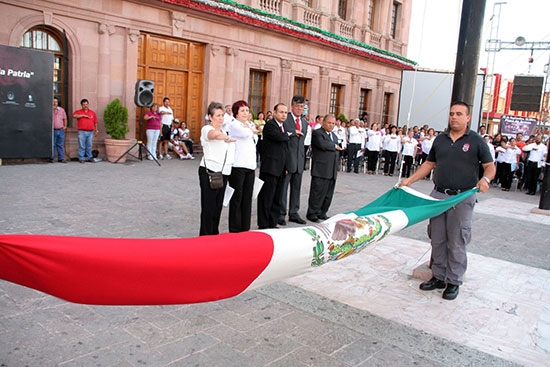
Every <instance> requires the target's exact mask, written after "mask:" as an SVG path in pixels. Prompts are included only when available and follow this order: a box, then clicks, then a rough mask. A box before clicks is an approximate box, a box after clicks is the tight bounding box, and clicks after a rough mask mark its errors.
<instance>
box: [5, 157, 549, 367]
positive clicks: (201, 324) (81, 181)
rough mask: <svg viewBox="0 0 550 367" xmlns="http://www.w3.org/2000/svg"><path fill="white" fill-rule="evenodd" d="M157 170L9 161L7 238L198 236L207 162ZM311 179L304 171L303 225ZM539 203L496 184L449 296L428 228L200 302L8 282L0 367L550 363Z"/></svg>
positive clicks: (373, 190)
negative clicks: (152, 300) (47, 289)
mask: <svg viewBox="0 0 550 367" xmlns="http://www.w3.org/2000/svg"><path fill="white" fill-rule="evenodd" d="M161 164H162V166H161V167H157V166H156V164H155V163H154V162H150V161H143V162H139V161H131V162H128V163H126V164H116V165H115V164H110V163H106V162H100V163H95V164H92V163H86V164H79V163H74V162H70V163H68V164H61V163H54V164H49V163H31V164H17V165H11V164H10V165H3V166H0V233H3V234H7V233H10V234H11V233H14V234H15V233H18V234H25V233H28V234H50V235H75V236H92V237H124V238H175V237H192V236H196V235H197V234H198V228H199V213H200V202H199V187H198V176H197V169H198V159H197V160H195V161H179V160H172V161H161ZM396 181H397V179H396V178H395V177H393V178H392V177H384V176H371V175H364V174H353V173H342V174H340V175H339V176H338V181H337V189H336V193H335V196H334V201H333V205H332V207H331V210H330V212H329V214H337V213H340V212H344V211H349V210H353V209H357V208H359V207H362V206H364V205H365V204H367V203H369V202H370V201H372V200H373V199H375V198H376V197H378V196H380V195H381V194H383V193H384V192H385V191H387V190H388V189H389V188H391V187H392V186H393V185H394V184H395V183H396ZM309 182H310V178H309V172H305V173H304V180H303V185H302V195H301V209H300V212H301V214H302V216H303V217H305V212H306V210H307V197H308V194H309ZM431 186H432V184H431V183H430V182H429V181H421V182H418V183H416V184H415V185H413V188H415V189H417V190H419V191H421V192H424V193H429V191H430V189H431ZM538 199H539V197H538V196H536V197H532V196H528V195H525V194H524V193H522V192H514V191H511V192H502V191H501V190H500V189H497V188H493V189H491V191H490V192H488V193H486V194H480V195H478V200H479V203H478V204H477V205H476V209H475V214H474V225H473V240H472V243H471V244H470V246H469V252H470V255H469V269H468V271H467V273H466V277H465V284H464V286H463V287H461V288H460V295H459V297H458V298H457V299H456V300H455V301H445V300H443V299H442V298H441V292H437V291H433V292H421V291H420V290H418V284H419V283H420V282H421V280H420V279H417V278H414V277H413V276H412V273H413V270H414V269H415V268H416V267H418V266H419V265H421V264H423V263H424V262H425V261H426V259H427V258H428V256H429V243H428V238H427V235H426V224H425V223H420V224H417V225H414V226H412V227H410V228H407V229H405V230H403V231H401V232H399V233H398V234H397V235H394V236H390V237H388V238H387V239H385V240H384V241H382V242H380V243H378V244H375V245H374V246H372V247H371V248H367V249H366V250H364V251H363V252H361V253H360V254H358V255H355V256H351V257H349V258H348V259H345V260H342V261H340V262H337V263H331V264H328V265H325V266H323V267H321V268H319V269H315V270H314V271H311V272H309V273H307V274H304V275H301V276H298V277H295V278H292V279H288V280H286V281H284V282H278V283H274V284H271V285H268V286H266V287H263V288H260V289H258V290H255V291H249V292H245V293H244V294H242V295H240V296H238V297H235V298H232V299H228V300H222V301H218V302H210V303H204V304H194V305H177V306H147V307H128V306H124V307H120V306H119V307H113V306H90V305H80V304H73V303H68V302H65V301H63V300H60V299H57V298H55V297H52V296H49V295H45V294H43V293H41V292H38V291H34V290H31V289H28V288H25V287H22V286H18V285H15V284H12V283H9V282H5V281H0V366H119V367H127V366H128V367H129V366H273V367H275V366H440V367H443V366H521V365H524V366H548V365H549V363H548V361H550V239H549V238H548V237H549V236H548V234H549V233H550V221H549V219H548V218H549V217H546V216H543V215H538V214H532V213H530V209H531V208H535V207H536V206H537V204H538ZM255 204H256V202H255V201H254V203H253V206H255ZM255 212H256V211H255V208H253V219H252V223H253V229H255V228H257V227H256V226H255V223H256V216H255ZM289 226H294V224H289ZM220 230H222V231H223V232H226V231H227V209H224V211H223V213H222V223H221V225H220Z"/></svg>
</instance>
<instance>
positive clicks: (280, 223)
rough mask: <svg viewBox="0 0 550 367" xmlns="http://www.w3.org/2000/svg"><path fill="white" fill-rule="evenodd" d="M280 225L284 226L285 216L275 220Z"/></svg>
mask: <svg viewBox="0 0 550 367" xmlns="http://www.w3.org/2000/svg"><path fill="white" fill-rule="evenodd" d="M277 223H278V224H279V225H280V226H286V220H285V218H280V219H279V221H278V222H277Z"/></svg>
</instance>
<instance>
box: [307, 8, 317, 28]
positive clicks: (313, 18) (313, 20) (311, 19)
mask: <svg viewBox="0 0 550 367" xmlns="http://www.w3.org/2000/svg"><path fill="white" fill-rule="evenodd" d="M304 24H307V25H309V26H312V27H317V28H319V27H320V26H321V14H320V13H318V12H315V11H312V10H309V9H306V10H305V11H304Z"/></svg>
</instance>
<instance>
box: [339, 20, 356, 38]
mask: <svg viewBox="0 0 550 367" xmlns="http://www.w3.org/2000/svg"><path fill="white" fill-rule="evenodd" d="M353 28H354V26H353V25H351V24H346V23H340V35H341V36H342V37H346V38H353Z"/></svg>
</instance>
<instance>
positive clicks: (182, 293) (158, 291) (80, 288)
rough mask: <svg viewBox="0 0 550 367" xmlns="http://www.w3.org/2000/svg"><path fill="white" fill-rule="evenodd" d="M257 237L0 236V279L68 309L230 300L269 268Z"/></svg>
mask: <svg viewBox="0 0 550 367" xmlns="http://www.w3.org/2000/svg"><path fill="white" fill-rule="evenodd" d="M272 255H273V240H272V238H271V236H269V235H268V234H266V233H263V232H246V233H234V234H221V235H218V236H203V237H197V238H184V239H114V238H89V237H61V236H33V235H1V236H0V278H1V279H4V280H7V281H10V282H13V283H17V284H20V285H24V286H27V287H30V288H34V289H37V290H40V291H42V292H45V293H48V294H51V295H53V296H56V297H59V298H62V299H65V300H67V301H70V302H76V303H86V304H98V305H159V304H164V305H167V304H184V303H196V302H208V301H215V300H219V299H223V298H228V297H233V296H235V295H238V294H239V293H241V292H243V291H244V290H246V288H247V287H248V286H249V285H250V284H251V283H252V282H253V281H254V280H255V279H256V278H257V277H258V276H259V275H260V274H261V273H262V271H263V270H264V269H265V268H266V266H267V265H268V264H269V262H270V261H271V257H272Z"/></svg>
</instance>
